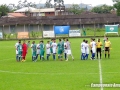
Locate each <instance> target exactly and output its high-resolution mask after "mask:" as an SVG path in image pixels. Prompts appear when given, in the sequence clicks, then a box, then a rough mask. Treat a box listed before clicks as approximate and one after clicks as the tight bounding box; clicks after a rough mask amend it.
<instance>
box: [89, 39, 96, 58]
mask: <svg viewBox="0 0 120 90" xmlns="http://www.w3.org/2000/svg"><path fill="white" fill-rule="evenodd" d="M90 46H91V48H92V57H91V60H94V59H95V53H96V42H95V39H92V42H91V45H90Z"/></svg>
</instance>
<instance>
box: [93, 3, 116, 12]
mask: <svg viewBox="0 0 120 90" xmlns="http://www.w3.org/2000/svg"><path fill="white" fill-rule="evenodd" d="M113 8H114V7H113V6H108V5H105V4H104V5H102V6H96V7H94V8H93V9H92V10H91V11H92V12H95V13H110V12H111V10H112V9H113Z"/></svg>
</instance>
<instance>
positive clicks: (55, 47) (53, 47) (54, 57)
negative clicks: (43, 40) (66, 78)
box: [51, 39, 57, 60]
mask: <svg viewBox="0 0 120 90" xmlns="http://www.w3.org/2000/svg"><path fill="white" fill-rule="evenodd" d="M51 46H52V50H53V60H56V50H57V43H56V40H55V39H54V40H53V43H52V45H51Z"/></svg>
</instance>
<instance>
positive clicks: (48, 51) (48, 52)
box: [46, 41, 51, 60]
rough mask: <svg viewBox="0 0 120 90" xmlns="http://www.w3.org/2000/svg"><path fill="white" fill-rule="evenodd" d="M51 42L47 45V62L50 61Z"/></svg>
mask: <svg viewBox="0 0 120 90" xmlns="http://www.w3.org/2000/svg"><path fill="white" fill-rule="evenodd" d="M50 48H51V46H50V41H47V44H46V55H47V56H46V57H47V60H49V56H50Z"/></svg>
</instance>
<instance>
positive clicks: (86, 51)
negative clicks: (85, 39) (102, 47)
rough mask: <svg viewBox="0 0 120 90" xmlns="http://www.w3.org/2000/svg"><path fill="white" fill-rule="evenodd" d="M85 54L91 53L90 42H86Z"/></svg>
mask: <svg viewBox="0 0 120 90" xmlns="http://www.w3.org/2000/svg"><path fill="white" fill-rule="evenodd" d="M85 54H89V44H88V43H85Z"/></svg>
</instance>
